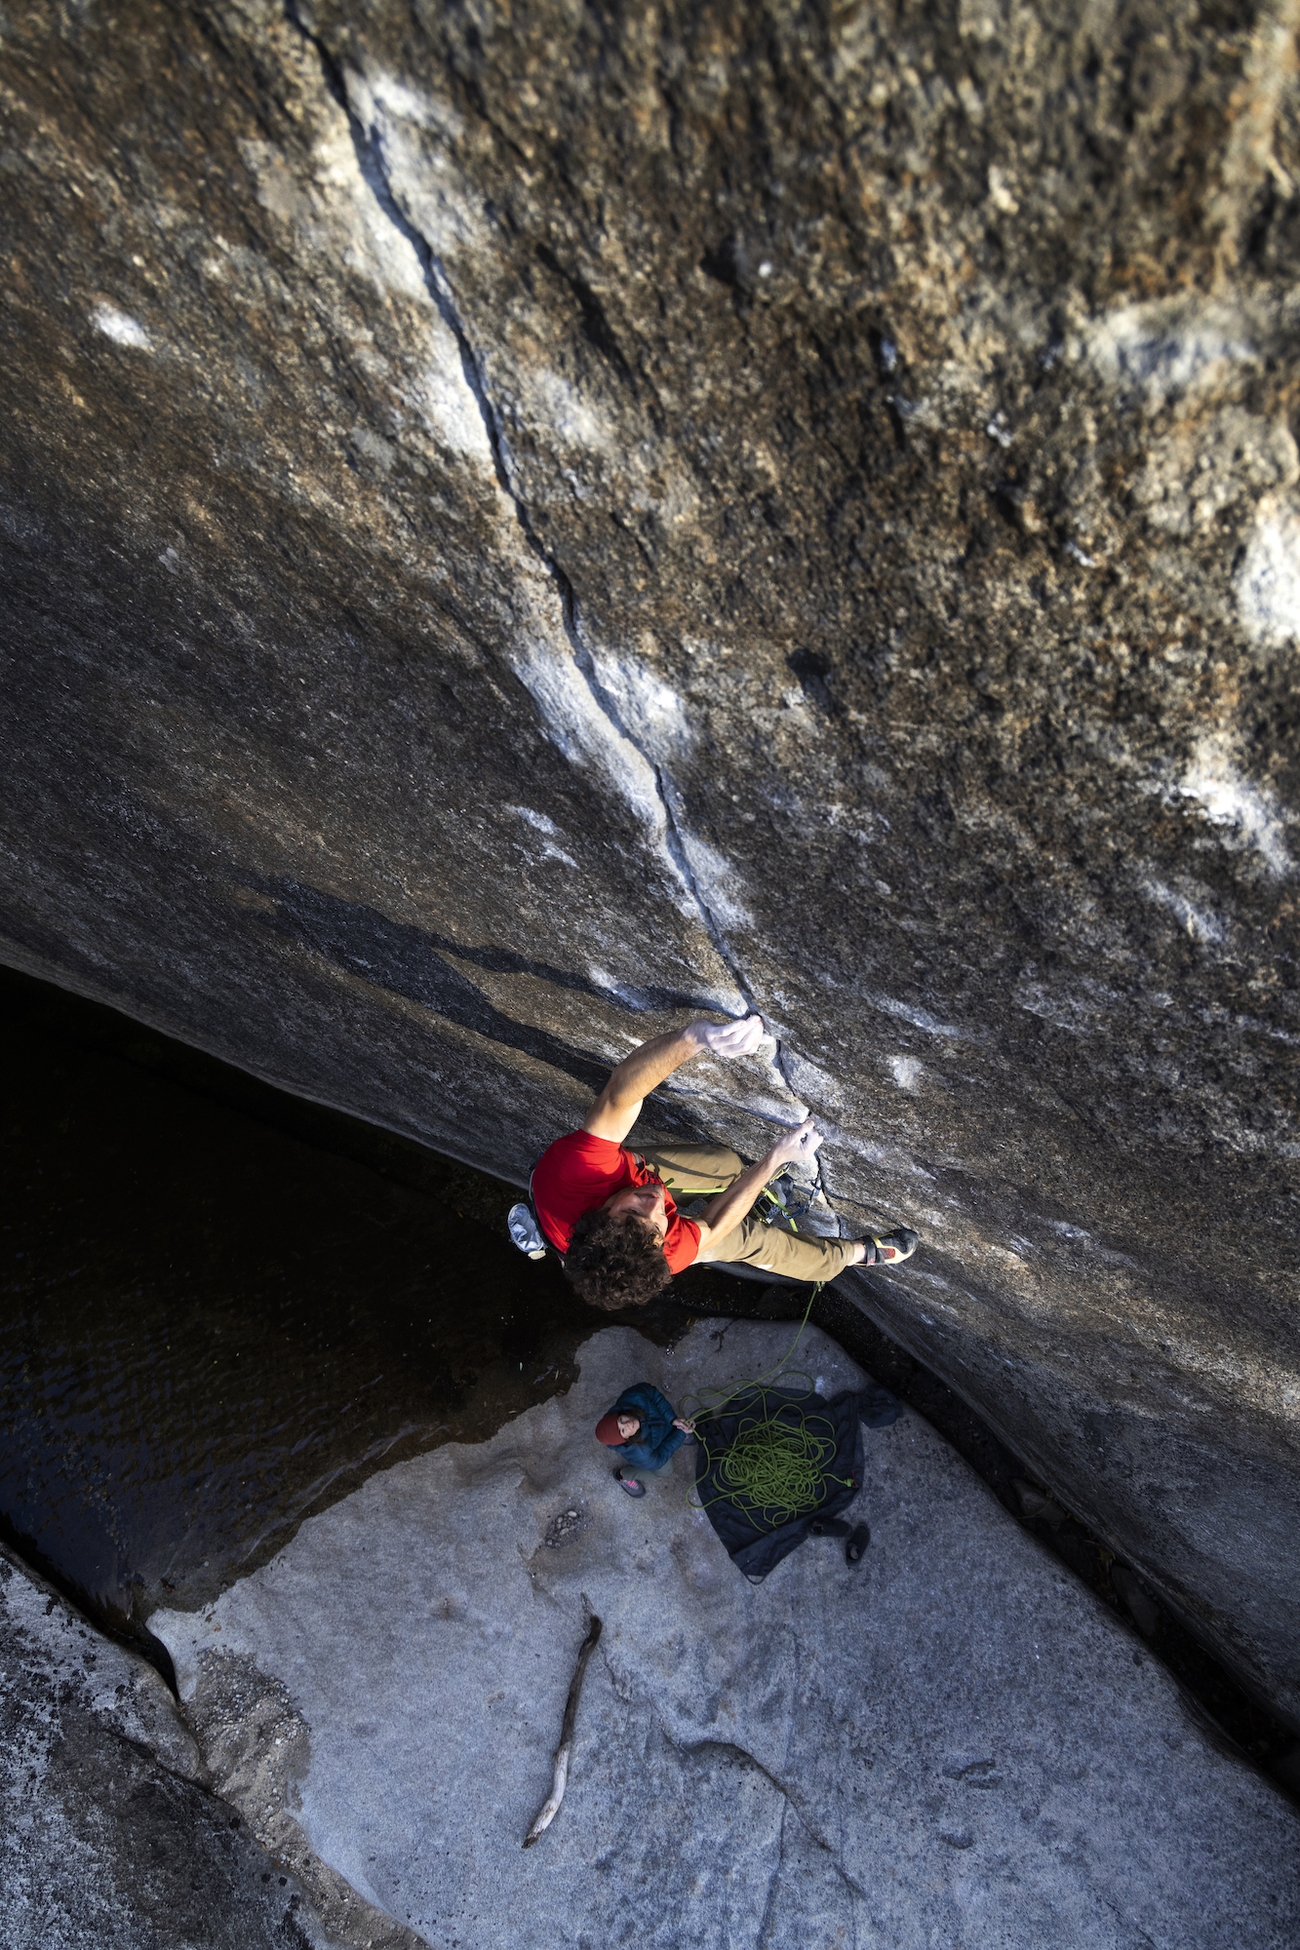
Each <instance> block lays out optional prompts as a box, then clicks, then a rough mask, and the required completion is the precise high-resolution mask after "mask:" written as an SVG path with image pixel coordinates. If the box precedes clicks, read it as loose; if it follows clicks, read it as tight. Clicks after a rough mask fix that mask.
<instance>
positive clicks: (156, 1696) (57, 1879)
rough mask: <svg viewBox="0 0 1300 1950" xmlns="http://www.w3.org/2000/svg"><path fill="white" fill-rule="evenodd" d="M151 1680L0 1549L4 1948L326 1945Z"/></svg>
mask: <svg viewBox="0 0 1300 1950" xmlns="http://www.w3.org/2000/svg"><path fill="white" fill-rule="evenodd" d="M203 1772H204V1770H203V1766H202V1762H201V1761H200V1758H199V1754H198V1750H197V1748H196V1746H195V1744H194V1740H193V1738H192V1737H191V1735H190V1733H189V1731H188V1729H187V1727H186V1726H185V1724H184V1722H183V1720H182V1719H181V1717H180V1715H179V1713H178V1712H177V1711H176V1708H175V1705H174V1702H173V1700H172V1697H171V1695H170V1693H169V1692H168V1690H167V1688H166V1686H165V1685H164V1684H163V1682H162V1680H161V1679H160V1678H159V1677H158V1675H157V1673H156V1672H154V1671H153V1669H152V1668H151V1667H150V1666H147V1665H146V1664H145V1663H144V1661H143V1660H142V1659H139V1658H137V1657H135V1655H134V1654H132V1653H131V1652H128V1651H126V1650H124V1649H123V1648H122V1647H121V1646H118V1645H114V1644H113V1643H111V1641H109V1640H107V1639H104V1638H102V1637H101V1636H100V1635H99V1633H98V1632H96V1631H95V1630H94V1629H93V1628H92V1627H91V1626H89V1625H88V1624H86V1622H85V1621H84V1619H81V1618H78V1617H77V1615H76V1613H75V1612H73V1611H71V1610H70V1609H69V1607H68V1606H66V1605H65V1604H64V1603H63V1602H62V1600H61V1599H60V1598H58V1597H56V1596H55V1595H54V1593H52V1592H51V1591H49V1590H48V1589H47V1588H46V1587H45V1586H44V1585H43V1584H41V1583H40V1582H39V1580H37V1579H34V1578H32V1577H31V1576H29V1575H28V1574H27V1573H26V1572H25V1571H24V1570H23V1568H22V1567H21V1566H20V1565H19V1564H17V1563H16V1562H15V1561H14V1559H13V1558H11V1557H10V1556H9V1555H8V1554H7V1553H4V1554H0V1891H2V1892H3V1897H2V1900H0V1945H2V1946H3V1947H4V1950H312V1947H313V1946H314V1947H315V1950H327V1946H328V1945H329V1944H330V1943H331V1942H332V1941H334V1940H335V1939H333V1938H331V1937H330V1936H329V1934H328V1933H327V1932H325V1931H324V1930H323V1929H322V1927H321V1925H320V1922H319V1919H318V1918H317V1917H316V1916H315V1915H314V1914H313V1912H312V1910H311V1907H310V1905H308V1904H307V1903H306V1902H305V1901H304V1899H303V1893H302V1891H301V1890H300V1888H299V1886H298V1884H297V1882H296V1881H295V1879H294V1878H293V1877H291V1876H287V1875H285V1874H283V1873H282V1872H281V1871H280V1870H279V1869H278V1867H277V1865H276V1864H275V1863H273V1862H272V1861H271V1860H270V1859H269V1858H268V1857H267V1855H266V1854H265V1853H264V1852H263V1850H262V1849H261V1848H260V1847H259V1846H258V1845H257V1843H256V1842H255V1841H254V1840H253V1839H252V1837H251V1836H250V1835H249V1834H248V1833H247V1831H246V1829H245V1826H244V1824H243V1822H242V1821H241V1819H240V1818H239V1816H238V1815H236V1814H234V1813H233V1812H232V1810H231V1809H230V1808H229V1807H228V1806H227V1805H226V1804H225V1803H224V1802H223V1801H221V1800H219V1799H218V1798H217V1797H216V1796H215V1795H213V1794H212V1793H211V1792H209V1791H208V1789H207V1788H206V1787H205V1785H204V1781H203Z"/></svg>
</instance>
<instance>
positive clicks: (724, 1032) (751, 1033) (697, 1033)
mask: <svg viewBox="0 0 1300 1950" xmlns="http://www.w3.org/2000/svg"><path fill="white" fill-rule="evenodd" d="M686 1033H687V1035H688V1036H690V1037H691V1038H692V1039H693V1040H694V1042H695V1044H696V1046H697V1048H699V1049H702V1050H708V1052H709V1054H710V1055H711V1056H728V1057H730V1056H752V1055H753V1054H754V1051H755V1050H756V1049H757V1048H758V1046H759V1044H760V1043H761V1042H762V1040H763V1037H764V1034H765V1033H766V1032H765V1031H764V1028H763V1018H762V1016H746V1017H744V1019H743V1020H742V1021H740V1022H703V1021H700V1022H693V1023H692V1024H691V1026H690V1028H689V1029H688V1030H687V1032H686Z"/></svg>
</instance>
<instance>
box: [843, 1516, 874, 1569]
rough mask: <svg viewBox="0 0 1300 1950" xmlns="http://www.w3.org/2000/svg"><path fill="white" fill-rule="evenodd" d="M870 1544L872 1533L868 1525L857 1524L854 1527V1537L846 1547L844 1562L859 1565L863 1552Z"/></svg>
mask: <svg viewBox="0 0 1300 1950" xmlns="http://www.w3.org/2000/svg"><path fill="white" fill-rule="evenodd" d="M870 1542H871V1532H870V1530H869V1529H868V1528H867V1526H866V1524H865V1523H859V1524H855V1525H854V1526H853V1535H852V1536H851V1537H850V1538H849V1541H848V1543H847V1544H846V1545H845V1546H844V1562H845V1563H846V1564H856V1563H858V1562H859V1560H860V1559H861V1556H862V1553H863V1551H864V1550H865V1549H866V1548H867V1545H868V1544H869V1543H870Z"/></svg>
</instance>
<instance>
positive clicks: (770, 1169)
mask: <svg viewBox="0 0 1300 1950" xmlns="http://www.w3.org/2000/svg"><path fill="white" fill-rule="evenodd" d="M821 1142H822V1134H821V1132H820V1131H819V1130H818V1129H817V1126H816V1125H815V1124H814V1122H813V1120H812V1118H811V1117H805V1119H804V1121H803V1123H802V1124H796V1125H795V1126H794V1127H793V1129H791V1130H788V1131H783V1132H782V1133H781V1135H780V1137H779V1138H778V1139H777V1141H776V1143H775V1144H774V1145H773V1146H772V1149H771V1150H770V1151H769V1152H768V1153H767V1155H766V1156H765V1157H762V1158H760V1159H759V1161H758V1163H757V1164H754V1165H750V1166H749V1167H748V1168H747V1169H746V1170H745V1171H742V1172H741V1174H740V1176H739V1178H735V1179H733V1180H732V1182H731V1184H730V1185H728V1186H727V1188H726V1190H725V1191H722V1192H719V1193H718V1195H717V1197H716V1198H712V1199H710V1200H709V1203H708V1204H707V1205H706V1206H705V1208H704V1211H703V1214H702V1215H701V1217H700V1218H698V1219H697V1220H696V1221H695V1223H696V1224H697V1225H698V1226H699V1228H700V1250H699V1254H698V1257H699V1258H700V1259H712V1258H713V1252H712V1250H711V1248H712V1247H713V1245H714V1244H715V1243H716V1242H717V1241H718V1240H720V1239H723V1238H725V1237H726V1235H727V1234H728V1233H729V1232H732V1231H734V1229H735V1227H736V1226H738V1225H739V1224H740V1222H741V1220H742V1219H746V1218H748V1217H749V1214H750V1211H751V1210H752V1208H753V1204H754V1200H755V1199H756V1198H757V1197H758V1195H759V1193H760V1192H761V1191H762V1189H763V1187H764V1186H765V1185H767V1184H769V1183H770V1182H771V1180H772V1179H773V1178H775V1177H776V1175H777V1173H778V1172H779V1171H780V1170H781V1167H782V1166H783V1165H788V1164H791V1163H793V1162H794V1160H795V1159H801V1160H802V1161H803V1162H804V1163H805V1164H815V1163H816V1159H817V1148H818V1146H819V1145H820V1144H821Z"/></svg>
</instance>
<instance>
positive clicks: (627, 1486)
mask: <svg viewBox="0 0 1300 1950" xmlns="http://www.w3.org/2000/svg"><path fill="white" fill-rule="evenodd" d="M614 1481H615V1482H616V1483H617V1484H618V1486H619V1488H620V1489H621V1490H626V1491H627V1493H628V1495H629V1496H644V1495H645V1484H644V1483H638V1482H637V1480H636V1477H635V1476H625V1475H624V1474H623V1472H622V1470H621V1469H616V1470H615V1471H614Z"/></svg>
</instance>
